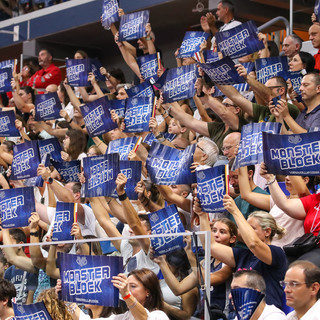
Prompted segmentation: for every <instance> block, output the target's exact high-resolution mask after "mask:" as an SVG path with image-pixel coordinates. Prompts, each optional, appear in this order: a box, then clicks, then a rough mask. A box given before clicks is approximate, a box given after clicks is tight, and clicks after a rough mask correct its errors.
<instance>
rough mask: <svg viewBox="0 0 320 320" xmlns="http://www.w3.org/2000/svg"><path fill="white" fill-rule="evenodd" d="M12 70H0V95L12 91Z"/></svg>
mask: <svg viewBox="0 0 320 320" xmlns="http://www.w3.org/2000/svg"><path fill="white" fill-rule="evenodd" d="M11 78H12V70H11V68H2V69H0V93H4V92H9V91H12V88H11V84H10V82H11Z"/></svg>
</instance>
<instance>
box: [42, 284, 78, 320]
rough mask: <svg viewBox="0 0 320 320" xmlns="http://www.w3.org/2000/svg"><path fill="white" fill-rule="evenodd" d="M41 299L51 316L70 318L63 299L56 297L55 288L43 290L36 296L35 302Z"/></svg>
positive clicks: (53, 317)
mask: <svg viewBox="0 0 320 320" xmlns="http://www.w3.org/2000/svg"><path fill="white" fill-rule="evenodd" d="M40 301H42V302H43V303H44V304H45V306H46V308H47V310H48V312H49V314H50V316H51V318H52V319H55V320H72V317H71V315H70V313H69V312H68V310H67V307H66V306H65V304H64V303H63V301H61V300H59V299H58V296H57V295H56V291H55V288H50V289H47V290H43V291H42V292H40V294H39V295H38V297H37V302H40Z"/></svg>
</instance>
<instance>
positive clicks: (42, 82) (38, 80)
mask: <svg viewBox="0 0 320 320" xmlns="http://www.w3.org/2000/svg"><path fill="white" fill-rule="evenodd" d="M61 79H62V76H61V70H60V69H59V68H58V67H56V66H55V65H54V64H53V63H52V64H50V66H49V67H48V68H47V69H41V70H39V71H37V72H36V73H35V74H34V75H33V76H32V77H31V78H30V79H29V80H28V86H30V87H33V88H46V87H47V86H48V85H49V84H56V85H57V86H58V85H59V84H60V82H61Z"/></svg>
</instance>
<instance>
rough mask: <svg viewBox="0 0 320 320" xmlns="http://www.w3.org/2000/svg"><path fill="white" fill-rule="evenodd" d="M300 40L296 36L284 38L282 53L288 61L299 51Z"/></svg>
mask: <svg viewBox="0 0 320 320" xmlns="http://www.w3.org/2000/svg"><path fill="white" fill-rule="evenodd" d="M301 46H302V40H301V38H300V37H298V36H297V35H296V34H290V35H288V36H287V37H285V38H284V40H283V44H282V52H283V53H284V55H285V56H287V57H288V58H289V59H290V60H291V59H292V58H293V57H294V56H295V55H296V54H297V53H299V51H300V50H301Z"/></svg>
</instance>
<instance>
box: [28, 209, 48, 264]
mask: <svg viewBox="0 0 320 320" xmlns="http://www.w3.org/2000/svg"><path fill="white" fill-rule="evenodd" d="M39 221H40V217H39V215H38V213H37V212H32V213H31V216H30V218H29V227H30V243H37V242H40V237H39V231H40V228H39ZM29 250H30V258H31V261H32V264H33V265H34V266H35V267H37V268H38V269H43V270H45V267H46V264H47V259H46V258H44V257H43V255H42V252H41V249H40V246H30V247H29Z"/></svg>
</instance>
